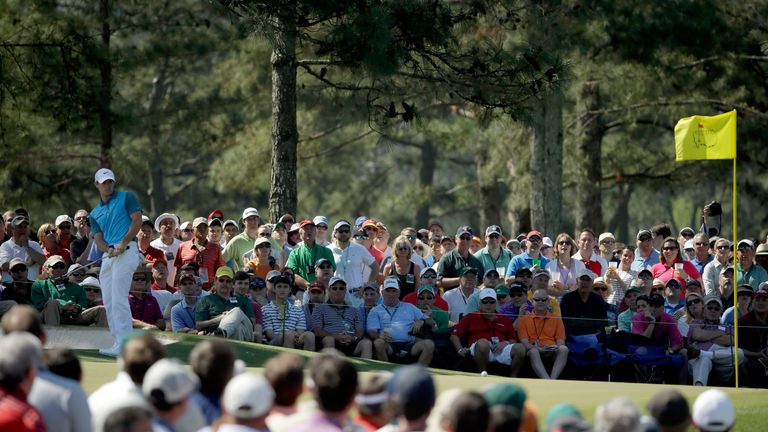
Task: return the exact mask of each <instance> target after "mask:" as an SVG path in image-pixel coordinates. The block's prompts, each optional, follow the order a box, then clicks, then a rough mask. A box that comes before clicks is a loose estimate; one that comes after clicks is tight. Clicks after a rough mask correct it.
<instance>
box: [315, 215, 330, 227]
mask: <svg viewBox="0 0 768 432" xmlns="http://www.w3.org/2000/svg"><path fill="white" fill-rule="evenodd" d="M312 222H313V223H314V224H315V226H317V225H320V224H323V225H325V226H328V218H327V217H325V216H315V217H314V218H313V219H312Z"/></svg>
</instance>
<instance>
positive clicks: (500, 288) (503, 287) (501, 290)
mask: <svg viewBox="0 0 768 432" xmlns="http://www.w3.org/2000/svg"><path fill="white" fill-rule="evenodd" d="M499 294H502V295H509V288H507V286H506V285H504V284H501V285H499V286H497V287H496V295H499Z"/></svg>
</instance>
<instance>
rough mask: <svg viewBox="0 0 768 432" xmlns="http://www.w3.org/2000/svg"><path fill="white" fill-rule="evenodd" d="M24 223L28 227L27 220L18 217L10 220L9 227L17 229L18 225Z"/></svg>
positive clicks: (23, 217) (24, 217)
mask: <svg viewBox="0 0 768 432" xmlns="http://www.w3.org/2000/svg"><path fill="white" fill-rule="evenodd" d="M25 222H26V223H27V225H29V219H28V218H27V217H26V216H21V215H19V216H15V217H14V218H13V219H11V225H13V226H14V227H18V226H19V225H21V224H23V223H25Z"/></svg>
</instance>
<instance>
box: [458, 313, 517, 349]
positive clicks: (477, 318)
mask: <svg viewBox="0 0 768 432" xmlns="http://www.w3.org/2000/svg"><path fill="white" fill-rule="evenodd" d="M451 334H455V335H456V336H458V337H463V336H464V335H469V345H470V346H471V345H472V344H473V343H475V342H477V341H478V340H480V339H487V340H488V341H491V340H492V339H493V338H494V337H497V338H499V342H502V341H508V340H517V334H516V333H515V325H514V323H513V322H512V320H510V319H509V318H507V317H505V316H503V315H496V319H495V320H490V319H487V318H486V317H485V315H484V314H483V313H482V312H472V313H471V314H469V315H465V316H464V318H463V319H462V320H461V321H459V323H458V324H456V325H455V326H454V327H453V330H452V331H451Z"/></svg>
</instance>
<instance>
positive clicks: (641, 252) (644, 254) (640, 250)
mask: <svg viewBox="0 0 768 432" xmlns="http://www.w3.org/2000/svg"><path fill="white" fill-rule="evenodd" d="M636 239H637V249H635V260H634V261H633V262H632V271H634V272H637V273H638V274H640V270H643V269H650V268H651V267H653V266H654V265H656V264H658V262H659V251H658V250H656V249H654V247H653V234H651V231H650V230H648V229H641V230H640V231H638V232H637V237H636Z"/></svg>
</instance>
